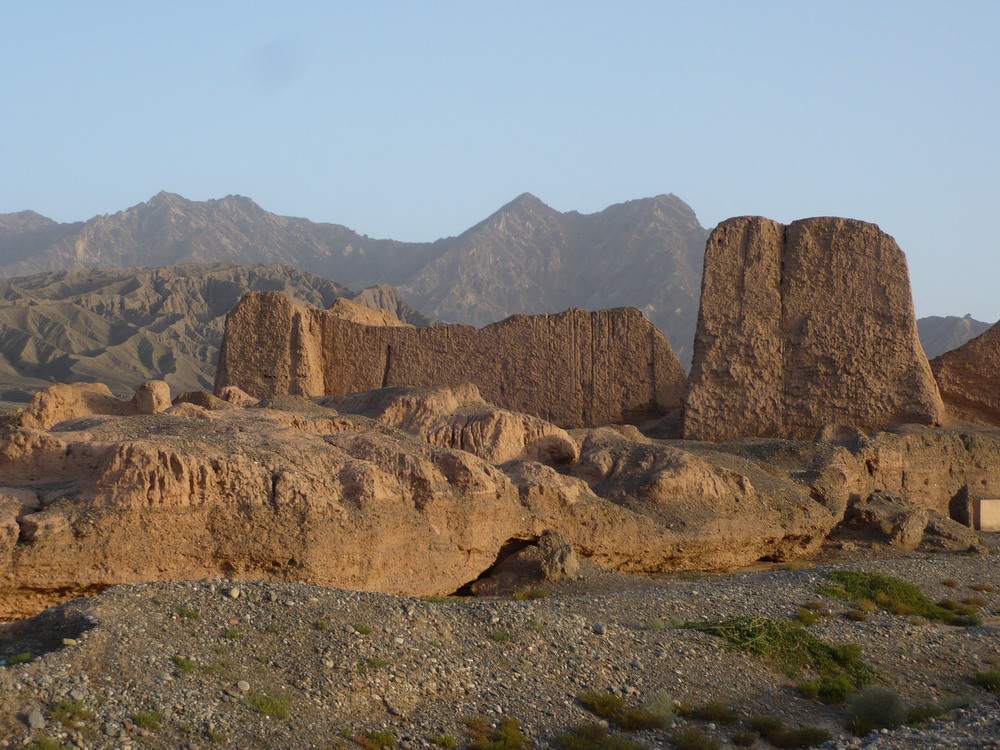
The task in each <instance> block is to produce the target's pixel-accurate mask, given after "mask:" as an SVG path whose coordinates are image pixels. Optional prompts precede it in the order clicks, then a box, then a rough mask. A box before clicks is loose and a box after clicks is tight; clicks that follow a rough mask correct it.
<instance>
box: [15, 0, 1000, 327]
mask: <svg viewBox="0 0 1000 750" xmlns="http://www.w3.org/2000/svg"><path fill="white" fill-rule="evenodd" d="M998 33H1000V2H996V1H995V0H983V1H982V2H947V3H946V2H938V3H929V2H920V1H919V0H905V1H899V2H892V1H889V0H885V1H883V2H878V1H876V0H864V1H863V2H844V1H842V0H838V1H837V2H819V1H818V0H815V1H811V0H795V1H794V2H747V1H746V0H740V1H739V2H702V1H700V0H689V1H688V2H665V1H660V2H613V3H612V2H596V1H588V0H572V1H569V2H557V1H554V0H531V1H529V2H521V1H519V0H502V1H500V0H497V1H496V2H469V1H466V2H433V1H424V2H414V1H412V0H407V1H406V2H361V1H359V2H353V3H347V2H314V3H304V2H282V3H276V2H232V3H223V2H204V0H202V1H200V2H176V1H175V2H145V1H143V2H135V1H134V0H132V1H130V2H100V0H95V1H93V2H75V1H74V2H43V1H38V2H32V1H30V0H19V1H18V0H15V1H14V2H10V3H6V4H5V6H4V13H3V23H2V25H0V71H2V73H0V76H2V79H0V80H2V82H3V91H2V97H0V136H2V137H0V212H9V211H17V210H22V209H27V208H31V209H34V210H37V211H39V212H40V213H43V214H46V215H48V216H51V217H53V218H55V219H58V220H61V221H70V220H79V219H86V218H89V217H91V216H93V215H95V214H99V213H111V212H114V211H118V210H121V209H123V208H126V207H128V206H131V205H134V204H136V203H139V202H141V201H143V200H146V199H148V198H149V197H150V196H152V195H153V194H154V193H156V192H158V191H159V190H161V189H165V190H169V191H171V192H177V193H181V194H182V195H184V196H186V197H188V198H192V199H199V200H201V199H207V198H215V197H222V196H224V195H226V194H228V193H239V194H242V195H247V196H250V197H251V198H253V199H255V200H256V201H257V202H258V203H260V204H261V205H262V206H264V207H265V208H267V209H269V210H271V211H274V212H277V213H283V214H291V215H298V216H305V217H307V218H310V219H313V220H316V221H330V222H336V223H340V224H346V225H348V226H350V227H351V228H353V229H356V230H358V231H360V232H364V233H366V234H369V235H372V236H377V237H393V238H397V239H402V240H426V239H434V238H437V237H439V236H443V235H450V234H457V233H458V232H460V231H462V230H464V229H465V228H467V227H468V226H470V225H472V224H474V223H475V222H477V221H479V220H480V219H482V218H484V217H486V216H487V215H488V214H490V213H491V212H493V211H494V210H495V209H496V208H498V207H499V206H500V205H502V204H503V203H506V202H507V201H508V200H510V199H512V198H513V197H514V196H516V195H518V194H519V193H522V192H524V191H529V192H532V193H534V194H535V195H537V196H538V197H540V198H541V199H542V200H544V201H545V202H547V203H548V204H549V205H551V206H553V207H555V208H557V209H560V210H563V211H567V210H571V209H576V210H580V211H583V212H591V211H596V210H600V209H601V208H603V207H605V206H606V205H608V204H611V203H617V202H621V201H624V200H629V199H632V198H639V197H644V196H650V195H655V194H658V193H668V192H670V193H675V194H676V195H678V196H680V197H681V198H682V199H684V200H685V201H687V202H688V203H689V204H690V205H691V206H692V207H693V208H694V209H695V211H696V212H697V213H698V216H699V218H700V220H701V222H702V224H703V225H705V226H707V227H711V226H714V225H715V224H716V223H718V222H719V221H721V220H723V219H725V218H727V217H729V216H735V215H740V214H762V215H765V216H769V217H771V218H774V219H778V220H781V221H791V220H793V219H796V218H802V217H806V216H816V215H839V216H849V217H854V218H859V219H865V220H868V221H873V222H876V223H878V224H879V225H880V226H881V227H882V228H883V229H884V230H886V231H887V232H889V233H890V234H892V235H893V236H895V237H896V239H897V240H898V241H899V243H900V245H901V246H902V247H903V249H904V250H905V251H906V253H907V255H908V257H909V260H910V269H911V274H912V277H913V282H914V291H915V298H916V303H917V312H918V314H920V315H928V314H963V313H966V312H971V313H972V314H973V315H974V316H975V317H978V318H980V319H984V320H988V321H994V320H997V319H998V318H1000V294H998V288H997V287H998V280H1000V239H998V236H1000V235H998V233H997V230H996V228H995V227H994V226H993V224H994V222H995V221H996V215H997V210H998V208H1000V145H998V140H997V139H998V137H1000V42H998Z"/></svg>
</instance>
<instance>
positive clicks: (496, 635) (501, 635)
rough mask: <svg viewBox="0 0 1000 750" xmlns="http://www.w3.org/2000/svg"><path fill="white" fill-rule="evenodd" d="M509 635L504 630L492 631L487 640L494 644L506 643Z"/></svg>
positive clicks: (509, 638)
mask: <svg viewBox="0 0 1000 750" xmlns="http://www.w3.org/2000/svg"><path fill="white" fill-rule="evenodd" d="M511 637H512V636H511V634H510V633H508V632H507V631H506V630H494V631H493V632H492V633H490V634H489V639H490V640H491V641H494V642H496V643H508V642H509V641H510V640H511Z"/></svg>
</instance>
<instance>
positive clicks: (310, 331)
mask: <svg viewBox="0 0 1000 750" xmlns="http://www.w3.org/2000/svg"><path fill="white" fill-rule="evenodd" d="M466 382H471V383H474V384H475V385H476V386H478V388H479V390H480V392H481V393H482V395H483V397H484V398H485V399H486V400H487V401H489V402H491V403H493V404H496V405H497V406H501V407H503V408H506V409H511V410H514V411H520V412H524V413H526V414H533V415H535V416H539V417H542V418H543V419H547V420H549V421H551V422H554V423H556V424H558V425H559V426H561V427H582V426H590V425H596V424H607V423H613V422H621V421H634V420H638V419H644V418H648V417H651V416H656V415H658V414H663V413H664V412H666V411H668V410H670V409H673V408H677V407H678V406H679V405H680V399H681V394H682V392H683V389H684V382H685V376H684V371H683V369H682V368H681V366H680V363H679V362H678V361H677V357H676V356H675V355H674V352H673V350H672V349H671V348H670V344H669V343H668V342H667V340H666V338H665V337H664V336H663V334H661V333H660V331H659V330H658V329H657V328H656V327H655V326H654V325H653V324H652V323H650V322H649V321H648V320H647V319H646V318H645V317H644V316H643V315H642V313H641V312H639V311H638V310H636V309H634V308H618V309H615V310H601V311H599V312H585V311H583V310H567V311H566V312H563V313H558V314H552V315H515V316H513V317H510V318H507V319H506V320H503V321H501V322H499V323H494V324H492V325H489V326H486V327H485V328H481V329H476V328H472V327H470V326H464V325H446V326H433V327H430V328H409V327H388V326H367V325H359V324H357V323H353V322H350V321H346V320H343V319H341V318H339V317H337V316H335V315H333V314H331V313H329V312H327V311H325V310H318V309H307V308H303V307H299V306H298V305H295V304H293V303H292V302H291V301H290V300H289V299H288V298H287V297H285V296H284V295H282V294H278V293H271V292H251V293H250V294H247V295H246V296H245V297H244V298H243V299H242V300H241V301H240V303H239V304H238V305H237V306H236V307H235V308H234V309H233V310H232V311H231V312H230V313H229V316H228V317H227V319H226V334H225V339H224V341H223V345H222V351H221V354H220V357H219V368H218V371H217V374H216V382H215V387H216V390H217V391H218V390H219V389H221V388H223V387H225V386H229V385H235V386H239V387H240V388H242V389H243V390H245V391H246V392H247V393H249V394H251V395H253V396H257V397H259V398H265V397H268V396H271V395H274V394H278V393H292V394H298V395H304V396H319V395H341V394H346V393H354V392H358V391H367V390H372V389H375V388H384V387H388V386H397V385H415V386H425V385H458V384H461V383H466Z"/></svg>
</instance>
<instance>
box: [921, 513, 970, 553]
mask: <svg viewBox="0 0 1000 750" xmlns="http://www.w3.org/2000/svg"><path fill="white" fill-rule="evenodd" d="M924 546H925V547H929V548H930V549H941V550H951V551H955V552H964V551H965V550H974V549H978V548H979V536H978V535H977V534H976V532H975V531H974V530H973V529H970V528H969V527H968V526H964V525H962V524H960V523H958V522H957V521H953V520H952V519H950V518H948V517H947V516H945V515H943V514H941V513H938V512H936V511H933V510H932V511H929V512H928V519H927V529H926V532H925V534H924Z"/></svg>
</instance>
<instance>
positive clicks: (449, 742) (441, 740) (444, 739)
mask: <svg viewBox="0 0 1000 750" xmlns="http://www.w3.org/2000/svg"><path fill="white" fill-rule="evenodd" d="M430 739H431V742H432V743H433V744H435V745H437V746H438V747H443V748H445V750H455V748H456V747H458V740H456V739H455V735H453V734H448V733H447V732H446V733H445V734H436V735H434V736H433V737H431V738H430Z"/></svg>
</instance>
